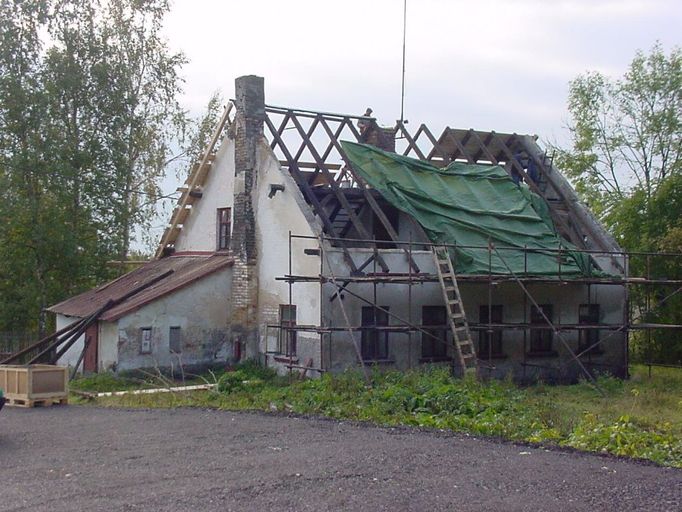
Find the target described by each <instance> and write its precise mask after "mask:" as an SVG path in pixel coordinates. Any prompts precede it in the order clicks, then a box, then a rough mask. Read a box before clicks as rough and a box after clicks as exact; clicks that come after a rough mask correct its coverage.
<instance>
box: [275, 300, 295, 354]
mask: <svg viewBox="0 0 682 512" xmlns="http://www.w3.org/2000/svg"><path fill="white" fill-rule="evenodd" d="M279 326H280V329H279V338H278V340H277V351H278V352H279V353H280V354H284V355H287V356H295V355H296V331H295V330H294V329H291V328H292V327H295V326H296V306H295V305H293V304H280V306H279Z"/></svg>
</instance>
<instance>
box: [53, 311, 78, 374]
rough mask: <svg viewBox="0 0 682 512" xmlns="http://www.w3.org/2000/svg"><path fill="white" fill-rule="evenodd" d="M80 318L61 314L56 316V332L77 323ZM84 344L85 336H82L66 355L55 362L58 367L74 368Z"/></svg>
mask: <svg viewBox="0 0 682 512" xmlns="http://www.w3.org/2000/svg"><path fill="white" fill-rule="evenodd" d="M79 320H80V318H78V317H75V316H66V315H62V314H57V318H56V330H57V331H60V330H62V329H63V328H64V327H67V326H69V325H71V324H73V323H75V322H78V321H79ZM84 343H85V335H84V334H82V335H81V336H80V337H79V338H78V340H77V341H76V343H74V344H73V345H72V346H71V348H70V349H69V350H67V351H66V353H65V354H64V355H63V356H62V357H60V358H59V361H57V363H58V364H60V365H65V366H74V365H75V364H76V361H78V357H79V356H80V354H81V352H82V351H83V344H84Z"/></svg>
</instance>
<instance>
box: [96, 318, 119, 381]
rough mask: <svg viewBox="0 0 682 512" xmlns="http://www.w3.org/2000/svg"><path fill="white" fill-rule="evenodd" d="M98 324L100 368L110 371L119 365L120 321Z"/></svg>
mask: <svg viewBox="0 0 682 512" xmlns="http://www.w3.org/2000/svg"><path fill="white" fill-rule="evenodd" d="M98 324H99V332H98V334H99V336H98V340H99V346H98V347H97V348H98V353H97V357H98V358H99V361H98V370H99V371H110V370H113V369H115V368H117V367H118V321H114V322H99V323H98Z"/></svg>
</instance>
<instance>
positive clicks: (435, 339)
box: [422, 306, 448, 359]
mask: <svg viewBox="0 0 682 512" xmlns="http://www.w3.org/2000/svg"><path fill="white" fill-rule="evenodd" d="M422 329H423V330H424V331H426V332H427V333H428V334H426V333H424V332H422V358H423V359H442V358H445V357H446V355H447V342H448V335H447V334H448V319H447V311H446V309H445V306H423V307H422Z"/></svg>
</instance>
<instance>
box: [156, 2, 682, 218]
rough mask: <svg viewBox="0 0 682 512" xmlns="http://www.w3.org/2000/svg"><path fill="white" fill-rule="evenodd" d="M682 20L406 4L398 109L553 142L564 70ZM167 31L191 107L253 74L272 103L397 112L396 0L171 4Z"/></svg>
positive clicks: (583, 9)
mask: <svg viewBox="0 0 682 512" xmlns="http://www.w3.org/2000/svg"><path fill="white" fill-rule="evenodd" d="M681 27H682V1H680V0H646V1H645V0H613V1H612V0H556V1H554V0H544V1H543V0H475V1H471V0H468V1H460V0H408V2H407V52H406V53H407V59H406V95H405V117H406V119H408V120H409V121H410V122H411V124H412V125H418V124H419V123H422V122H424V123H426V124H427V125H428V126H429V127H431V128H432V130H434V131H436V132H440V131H441V130H442V129H443V128H444V127H445V126H451V127H454V128H476V129H480V130H495V131H498V132H518V133H530V134H538V135H539V136H540V137H541V140H550V141H554V142H559V143H564V142H566V141H567V134H566V131H565V129H564V127H565V125H566V122H567V112H566V107H565V105H566V97H567V93H568V82H569V81H570V80H571V79H573V78H575V77H576V76H577V75H578V74H580V73H583V72H585V71H587V70H598V71H601V72H603V73H606V74H608V75H612V76H614V77H616V76H620V75H622V74H623V72H624V71H625V70H626V68H627V65H628V64H629V62H630V61H631V60H632V58H633V56H634V54H635V52H636V51H637V50H638V49H642V50H644V51H648V50H649V49H650V48H651V47H652V46H653V45H654V44H655V43H656V41H660V43H661V44H662V46H663V47H664V49H665V50H666V51H669V50H670V48H672V47H673V46H675V45H678V46H679V45H681V44H682V36H681V35H680V28H681ZM166 34H167V37H168V40H169V43H170V45H171V47H172V48H173V49H175V50H182V51H183V52H184V53H185V55H186V56H187V57H188V59H189V63H188V64H187V65H186V66H185V67H184V76H185V78H186V84H185V97H184V99H183V103H184V105H185V107H186V108H188V109H189V110H190V111H191V112H192V113H194V114H199V113H200V112H201V111H202V109H203V107H204V105H205V104H206V102H207V101H208V99H209V97H210V95H211V93H212V92H213V91H215V90H218V89H219V90H221V91H222V92H223V94H224V96H225V97H226V98H232V97H234V79H235V78H236V77H238V76H241V75H246V74H257V75H260V76H263V77H265V95H266V102H267V103H269V104H271V105H279V106H287V107H297V108H305V109H311V110H322V111H327V112H341V113H354V114H361V113H363V112H364V110H365V108H366V107H368V106H371V107H372V108H373V110H374V115H375V116H376V117H377V119H378V121H379V123H380V124H384V125H392V124H393V123H394V122H395V120H396V119H397V118H399V117H400V79H401V58H402V37H403V0H343V1H338V0H336V1H331V0H238V1H235V0H174V5H173V8H172V11H171V13H170V16H169V17H168V19H167V23H166ZM176 186H177V184H176V183H175V182H174V181H173V180H172V178H171V177H169V178H168V179H167V180H166V181H165V182H164V186H163V188H164V189H165V191H166V192H170V191H172V190H174V189H175V187H176ZM161 227H162V226H161V225H159V226H158V229H160V228H161Z"/></svg>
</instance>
